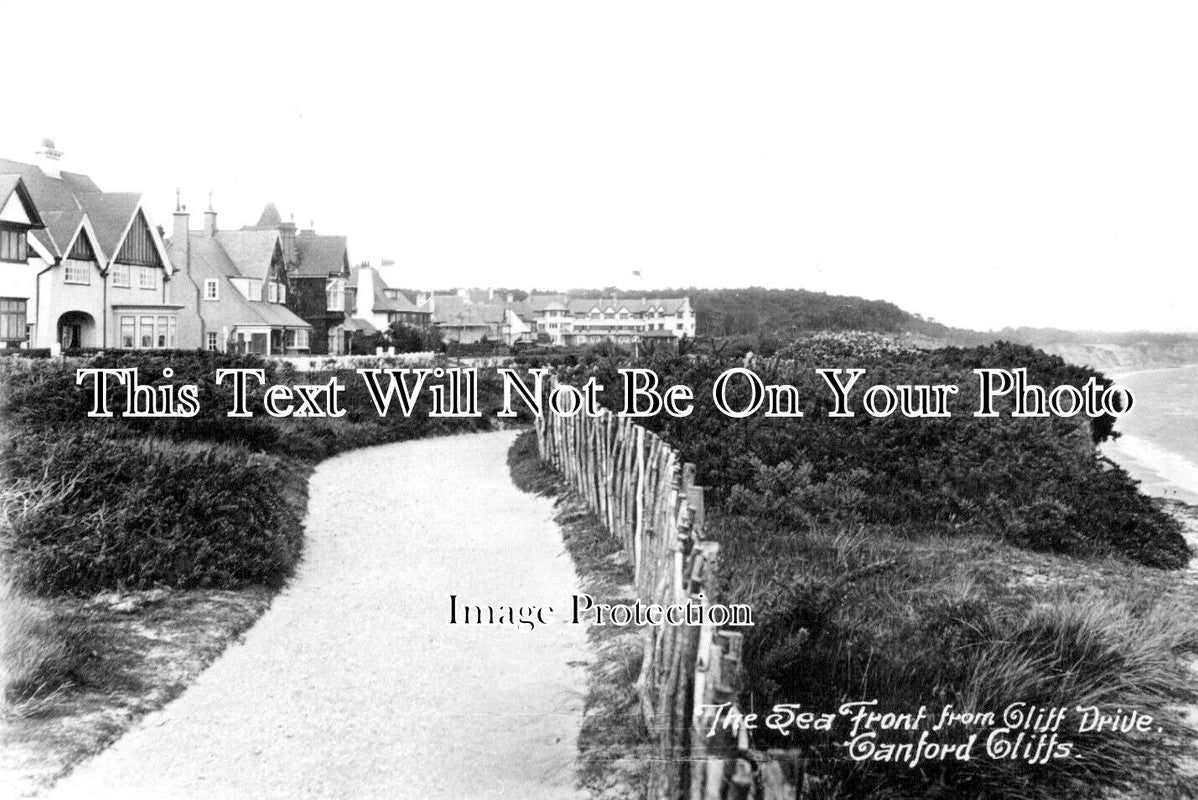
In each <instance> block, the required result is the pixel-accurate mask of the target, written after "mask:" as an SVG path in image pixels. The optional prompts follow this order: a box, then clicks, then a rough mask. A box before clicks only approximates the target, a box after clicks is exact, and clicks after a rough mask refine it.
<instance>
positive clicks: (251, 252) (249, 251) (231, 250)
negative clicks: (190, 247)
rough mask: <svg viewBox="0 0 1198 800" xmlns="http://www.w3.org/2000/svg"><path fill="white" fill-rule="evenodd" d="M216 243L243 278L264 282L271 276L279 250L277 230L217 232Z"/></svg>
mask: <svg viewBox="0 0 1198 800" xmlns="http://www.w3.org/2000/svg"><path fill="white" fill-rule="evenodd" d="M192 238H193V239H194V237H192ZM216 241H218V242H220V244H221V246H222V247H223V248H224V249H225V252H226V253H228V256H229V258H230V259H231V260H232V261H233V263H234V264H236V265H237V269H238V271H239V272H240V273H241V276H242V277H244V278H254V279H255V280H260V281H263V280H266V278H267V276H269V275H270V264H271V261H272V260H273V259H274V256H275V250H277V249H278V248H279V232H278V231H277V230H267V231H259V230H249V231H247V230H240V231H217V232H216Z"/></svg>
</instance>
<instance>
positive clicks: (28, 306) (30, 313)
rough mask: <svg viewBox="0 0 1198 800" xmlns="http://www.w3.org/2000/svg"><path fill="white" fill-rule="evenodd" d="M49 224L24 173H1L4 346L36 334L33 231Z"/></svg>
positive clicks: (0, 332)
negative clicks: (24, 178) (35, 201)
mask: <svg viewBox="0 0 1198 800" xmlns="http://www.w3.org/2000/svg"><path fill="white" fill-rule="evenodd" d="M45 227H46V226H45V223H43V222H42V218H41V215H40V214H39V213H38V210H37V206H36V205H34V202H33V196H32V195H31V194H30V193H29V189H28V188H27V187H26V186H25V181H24V180H23V179H22V178H21V176H20V175H2V174H0V348H3V349H8V348H16V347H21V346H22V345H25V344H26V343H28V342H29V340H30V339H31V338H32V335H33V332H34V326H35V325H36V323H37V273H38V266H37V263H35V260H37V259H38V254H37V253H36V252H35V250H34V249H33V248H34V247H36V246H37V244H38V240H37V239H36V238H33V237H32V236H31V231H34V230H44V229H45ZM31 240H32V241H31ZM31 244H32V247H31ZM43 255H44V256H47V257H48V256H49V253H48V252H47V253H43Z"/></svg>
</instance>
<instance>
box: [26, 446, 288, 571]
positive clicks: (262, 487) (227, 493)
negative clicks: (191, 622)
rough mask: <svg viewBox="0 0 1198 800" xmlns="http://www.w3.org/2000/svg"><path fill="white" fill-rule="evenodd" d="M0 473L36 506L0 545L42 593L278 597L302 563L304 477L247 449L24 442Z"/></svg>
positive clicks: (27, 510) (33, 506) (29, 508)
mask: <svg viewBox="0 0 1198 800" xmlns="http://www.w3.org/2000/svg"><path fill="white" fill-rule="evenodd" d="M3 463H4V466H5V467H6V470H7V473H8V474H9V475H10V476H11V477H12V478H13V479H15V480H18V481H24V482H25V483H26V485H27V486H31V487H33V488H32V489H31V491H32V492H35V493H36V494H37V495H38V498H39V500H38V502H37V503H36V504H34V505H31V506H26V507H24V508H22V509H17V510H16V511H15V513H14V514H13V515H12V517H11V519H10V525H11V530H10V531H9V534H8V536H7V537H6V540H5V542H4V546H5V549H6V551H7V553H6V555H7V556H8V558H9V559H10V561H11V562H12V563H13V565H14V572H15V575H16V578H17V580H18V581H19V582H20V584H21V585H22V587H23V588H25V589H27V590H29V591H32V592H35V593H39V594H55V593H61V594H88V593H92V592H95V591H99V590H101V589H109V588H128V589H144V588H150V587H153V586H155V585H159V584H162V585H167V586H172V587H178V588H195V587H222V588H235V587H239V586H243V585H246V584H252V583H261V584H266V585H271V586H278V585H280V584H281V583H282V581H283V580H284V579H285V578H286V577H287V576H288V575H289V574H290V573H291V570H292V569H293V567H294V565H295V563H296V561H297V560H298V558H299V554H300V546H301V541H302V530H301V526H300V513H301V504H300V502H299V501H297V497H296V495H297V492H298V491H299V490H298V488H297V485H302V481H301V480H300V475H299V474H298V473H297V472H296V471H295V469H294V468H290V467H287V466H286V465H284V464H281V463H280V462H278V461H277V460H276V459H273V458H269V457H263V456H259V455H254V454H252V453H250V452H248V451H246V450H245V449H242V448H237V447H232V446H220V447H207V446H198V445H186V444H178V443H172V442H169V441H164V440H156V439H149V440H135V439H126V438H121V437H117V436H113V435H110V434H105V433H100V432H94V431H91V432H81V433H73V434H69V435H67V436H64V437H61V438H59V437H53V436H50V435H41V436H33V435H25V436H21V437H17V438H14V439H13V440H11V441H10V442H8V443H7V444H6V446H5V448H4V452H3Z"/></svg>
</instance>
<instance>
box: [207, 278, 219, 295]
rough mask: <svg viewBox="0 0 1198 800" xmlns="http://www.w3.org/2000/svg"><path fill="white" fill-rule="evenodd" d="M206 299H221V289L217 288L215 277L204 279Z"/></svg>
mask: <svg viewBox="0 0 1198 800" xmlns="http://www.w3.org/2000/svg"><path fill="white" fill-rule="evenodd" d="M204 299H205V300H219V299H220V292H219V289H218V288H217V283H216V279H215V278H208V279H207V280H206V281H204Z"/></svg>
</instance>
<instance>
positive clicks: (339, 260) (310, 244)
mask: <svg viewBox="0 0 1198 800" xmlns="http://www.w3.org/2000/svg"><path fill="white" fill-rule="evenodd" d="M295 250H296V254H297V256H298V258H299V267H297V268H296V271H295V274H296V275H298V276H299V277H301V278H304V277H307V278H316V277H328V276H329V275H340V274H342V273H343V272H344V270H345V266H346V263H347V260H348V257H347V255H346V243H345V237H344V236H318V235H316V234H314V233H302V234H300V235H299V236H297V237H295Z"/></svg>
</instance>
